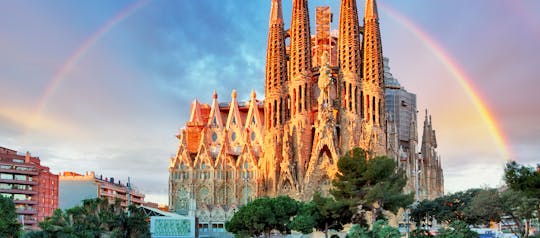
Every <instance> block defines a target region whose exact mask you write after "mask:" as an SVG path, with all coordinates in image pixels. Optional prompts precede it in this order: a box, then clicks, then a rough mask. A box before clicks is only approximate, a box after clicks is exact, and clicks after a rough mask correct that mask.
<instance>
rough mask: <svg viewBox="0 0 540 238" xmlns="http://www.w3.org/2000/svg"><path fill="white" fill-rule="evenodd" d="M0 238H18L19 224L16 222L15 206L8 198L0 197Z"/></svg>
mask: <svg viewBox="0 0 540 238" xmlns="http://www.w3.org/2000/svg"><path fill="white" fill-rule="evenodd" d="M0 214H2V215H0V237H19V232H20V229H21V224H19V222H18V221H17V214H16V213H15V204H14V203H13V201H12V200H11V199H10V198H7V197H4V196H0Z"/></svg>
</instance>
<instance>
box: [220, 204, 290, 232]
mask: <svg viewBox="0 0 540 238" xmlns="http://www.w3.org/2000/svg"><path fill="white" fill-rule="evenodd" d="M299 207H300V205H299V203H298V202H297V201H295V200H294V199H292V198H290V197H288V196H278V197H275V198H268V197H263V198H258V199H255V200H254V201H252V202H250V203H248V204H247V205H245V206H243V207H241V208H240V209H239V210H238V212H236V213H235V214H234V216H233V217H232V218H231V220H229V221H228V222H227V223H225V228H226V229H227V231H229V232H232V233H234V234H235V235H237V236H240V237H242V236H245V235H250V236H260V235H264V236H265V237H268V236H270V232H271V231H272V230H277V231H279V232H280V233H282V234H284V233H289V232H290V231H291V228H290V225H291V224H290V223H291V221H292V218H293V217H294V216H296V214H297V213H298V209H299Z"/></svg>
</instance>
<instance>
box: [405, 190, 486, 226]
mask: <svg viewBox="0 0 540 238" xmlns="http://www.w3.org/2000/svg"><path fill="white" fill-rule="evenodd" d="M480 191H482V189H469V190H467V191H462V192H457V193H453V194H448V195H444V196H442V197H438V198H436V199H434V200H432V201H427V200H424V201H422V202H420V203H419V204H417V205H416V206H414V207H413V208H412V209H411V219H412V220H413V221H415V222H417V223H418V224H422V223H424V225H425V223H426V222H428V223H429V222H431V221H432V220H433V219H437V221H440V222H445V223H448V224H450V223H452V222H453V221H458V220H459V221H465V222H466V223H468V224H475V223H477V221H475V220H471V219H475V218H474V217H469V216H467V212H466V209H467V208H468V207H469V205H470V204H471V201H472V200H473V198H474V197H475V196H476V195H477V194H478V193H479V192H480Z"/></svg>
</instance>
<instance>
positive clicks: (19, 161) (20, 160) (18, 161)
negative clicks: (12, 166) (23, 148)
mask: <svg viewBox="0 0 540 238" xmlns="http://www.w3.org/2000/svg"><path fill="white" fill-rule="evenodd" d="M13 162H15V163H21V164H22V163H24V160H22V159H14V160H13Z"/></svg>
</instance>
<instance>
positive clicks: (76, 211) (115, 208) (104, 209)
mask: <svg viewBox="0 0 540 238" xmlns="http://www.w3.org/2000/svg"><path fill="white" fill-rule="evenodd" d="M129 209H130V211H131V216H130V217H128V216H127V214H126V211H125V209H124V208H123V207H122V206H121V205H120V200H117V201H116V202H115V203H114V204H109V201H108V200H106V199H100V198H98V199H89V200H84V201H83V203H82V205H81V206H77V207H73V208H70V209H68V210H66V211H62V210H60V209H58V210H56V211H55V212H54V213H53V215H52V216H51V217H48V218H46V219H45V221H43V222H41V223H40V224H39V226H40V227H41V229H42V231H41V232H34V233H31V234H29V235H28V236H27V237H60V238H72V237H73V238H75V237H83V238H98V237H102V236H108V237H111V238H114V237H126V238H128V237H150V228H149V225H148V222H147V221H146V220H147V217H146V215H144V213H142V212H141V211H140V210H138V209H136V208H135V207H134V206H130V207H129Z"/></svg>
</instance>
